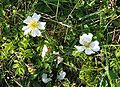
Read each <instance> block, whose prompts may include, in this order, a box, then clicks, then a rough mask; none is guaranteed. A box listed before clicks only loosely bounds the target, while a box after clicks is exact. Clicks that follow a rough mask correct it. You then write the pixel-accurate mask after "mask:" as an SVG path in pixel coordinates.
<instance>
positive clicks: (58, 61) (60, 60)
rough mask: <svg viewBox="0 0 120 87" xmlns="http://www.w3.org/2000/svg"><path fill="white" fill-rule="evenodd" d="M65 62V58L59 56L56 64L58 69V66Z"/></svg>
mask: <svg viewBox="0 0 120 87" xmlns="http://www.w3.org/2000/svg"><path fill="white" fill-rule="evenodd" d="M62 61H63V58H62V57H60V56H58V57H57V64H56V68H57V67H58V65H59V64H60V63H61V62H62Z"/></svg>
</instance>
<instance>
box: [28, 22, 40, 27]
mask: <svg viewBox="0 0 120 87" xmlns="http://www.w3.org/2000/svg"><path fill="white" fill-rule="evenodd" d="M38 25H39V23H38V22H37V21H35V20H32V21H31V22H30V24H28V26H29V27H30V28H32V29H36V28H38Z"/></svg>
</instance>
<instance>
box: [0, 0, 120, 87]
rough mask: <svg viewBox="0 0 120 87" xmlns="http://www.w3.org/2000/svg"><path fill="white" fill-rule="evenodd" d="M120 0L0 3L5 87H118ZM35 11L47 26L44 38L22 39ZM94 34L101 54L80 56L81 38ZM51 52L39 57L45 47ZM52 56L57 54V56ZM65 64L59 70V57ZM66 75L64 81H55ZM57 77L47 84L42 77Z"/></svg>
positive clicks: (0, 81) (0, 72)
mask: <svg viewBox="0 0 120 87" xmlns="http://www.w3.org/2000/svg"><path fill="white" fill-rule="evenodd" d="M119 6H120V1H119V0H0V54H1V55H0V85H1V87H17V86H20V87H53V86H56V87H82V86H86V87H120V45H119V42H120V39H119V37H120V36H119V35H120V29H119V28H120V7H119ZM34 12H36V13H39V14H41V15H42V18H41V19H40V20H41V21H46V22H47V25H46V30H45V31H44V32H43V33H42V36H41V37H35V38H34V37H31V36H30V35H28V36H24V34H23V31H22V27H23V25H24V24H23V20H24V19H25V18H26V17H27V16H29V15H30V16H31V15H32V14H33V13H34ZM90 32H91V33H93V34H94V37H93V39H94V40H98V41H99V42H100V47H101V50H100V51H99V52H98V53H96V54H94V55H91V56H87V55H86V54H85V53H84V52H82V53H78V52H77V51H76V49H75V48H74V45H79V36H80V35H82V34H83V33H90ZM44 44H46V45H47V47H49V51H48V52H47V55H46V57H45V58H42V57H41V52H42V48H43V45H44ZM53 51H56V52H59V53H60V54H59V55H53ZM57 56H61V57H63V58H64V61H63V62H62V63H61V64H59V66H58V68H56V58H57ZM60 70H64V71H65V72H66V73H67V75H66V77H65V79H64V80H62V81H58V80H56V76H57V73H58V72H59V71H60ZM44 72H45V73H47V74H48V75H49V76H51V75H53V77H52V79H53V80H52V82H49V83H47V84H44V83H43V82H42V81H41V75H42V73H44Z"/></svg>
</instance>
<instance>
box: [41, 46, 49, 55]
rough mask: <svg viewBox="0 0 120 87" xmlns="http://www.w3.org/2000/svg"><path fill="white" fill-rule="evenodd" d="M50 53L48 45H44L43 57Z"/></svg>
mask: <svg viewBox="0 0 120 87" xmlns="http://www.w3.org/2000/svg"><path fill="white" fill-rule="evenodd" d="M47 51H48V48H47V46H46V45H44V47H43V50H42V57H44V56H45V54H46V52H47Z"/></svg>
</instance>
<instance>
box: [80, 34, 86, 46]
mask: <svg viewBox="0 0 120 87" xmlns="http://www.w3.org/2000/svg"><path fill="white" fill-rule="evenodd" d="M85 37H87V34H83V35H82V36H80V41H79V42H80V44H82V45H84V43H85V41H84V39H85Z"/></svg>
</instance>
